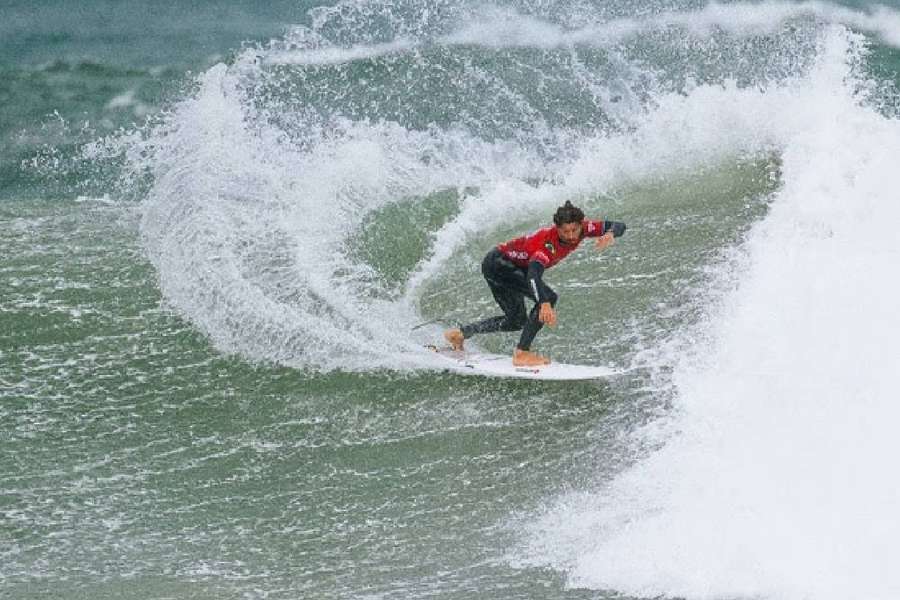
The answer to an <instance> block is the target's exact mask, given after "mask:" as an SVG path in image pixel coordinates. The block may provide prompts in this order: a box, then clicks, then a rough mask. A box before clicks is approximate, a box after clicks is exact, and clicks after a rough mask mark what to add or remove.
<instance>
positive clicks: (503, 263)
mask: <svg viewBox="0 0 900 600" xmlns="http://www.w3.org/2000/svg"><path fill="white" fill-rule="evenodd" d="M543 271H544V268H543V265H541V264H540V263H538V262H531V263H530V264H529V268H528V269H525V268H524V267H519V266H516V265H515V264H513V262H512V261H510V260H509V259H507V258H506V257H504V255H503V253H502V252H500V250H499V249H497V248H494V249H492V250H491V251H490V252H488V253H487V256H485V257H484V260H483V261H482V262H481V272H482V273H483V274H484V278H485V279H486V280H487V284H488V286H489V287H490V288H491V294H493V295H494V300H496V301H497V304H498V305H499V306H500V308H501V309H502V310H503V316H497V317H491V318H489V319H484V320H483V321H478V322H477V323H472V324H470V325H464V326H462V327H461V328H460V329H461V331H462V334H463V337H464V338H469V337H471V336H473V335H474V334H476V333H491V332H494V331H518V330H520V329H521V330H522V336H521V337H520V338H519V343H518V344H517V345H516V347H517V348H519V349H520V350H529V349H530V348H531V342H532V341H534V336H536V335H537V332H538V331H540V330H541V327H543V326H544V324H543V323H541V322H540V320H539V319H538V312H539V311H540V304H541V303H542V302H549V303H550V305H551V306H556V301H557V299H558V296H557V295H556V292H554V291H553V290H552V289H551V288H550V287H549V286H548V285H547V284H545V283H544V282H543V280H542V279H541V275H542V274H543ZM526 296H527V297H528V298H531V299H532V300H534V302H535V305H534V307H533V308H532V309H531V313H527V312H526V311H525V297H526Z"/></svg>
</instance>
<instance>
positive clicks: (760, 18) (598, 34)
mask: <svg viewBox="0 0 900 600" xmlns="http://www.w3.org/2000/svg"><path fill="white" fill-rule="evenodd" d="M338 12H340V11H338ZM457 19H459V20H460V21H461V24H459V23H455V24H454V25H453V27H452V31H449V32H444V33H439V32H435V33H431V34H427V35H425V36H419V37H412V36H409V35H397V36H395V37H393V38H392V39H391V40H390V41H385V42H380V43H374V44H370V43H364V42H358V43H353V44H350V45H342V44H339V43H338V44H335V43H333V42H332V41H330V40H329V39H328V38H327V37H326V36H323V35H321V34H319V32H318V31H315V30H310V29H309V28H307V27H300V28H296V29H295V30H294V31H293V32H292V34H291V35H289V36H288V37H287V38H286V39H285V40H284V41H281V42H278V43H276V44H273V45H272V46H271V48H270V49H269V52H267V53H266V57H265V60H266V61H267V62H269V63H270V64H295V65H307V66H309V65H335V64H341V63H346V62H353V61H365V60H373V59H377V58H380V57H384V56H389V55H395V54H401V53H410V52H420V51H427V50H428V49H429V48H432V47H435V46H440V47H453V46H478V47H484V48H494V49H510V48H536V49H547V50H550V49H560V48H573V47H579V46H587V47H600V48H614V47H615V46H617V45H620V44H623V43H625V42H628V41H631V40H634V39H635V38H639V37H640V36H645V35H647V34H652V33H654V32H660V31H666V30H670V29H677V30H679V31H680V32H682V33H685V34H687V35H689V36H694V37H697V38H709V37H711V36H713V35H715V34H716V33H717V32H723V33H725V34H727V35H729V36H732V37H740V36H765V35H775V34H778V33H779V32H780V31H781V30H782V29H784V28H785V26H786V25H788V24H790V23H791V22H794V21H797V20H800V19H816V20H819V21H821V22H823V23H833V24H843V25H846V26H848V27H851V28H854V29H856V30H858V31H861V32H865V33H869V34H873V35H876V36H878V38H879V39H880V40H881V41H882V42H883V43H885V44H887V45H890V46H893V47H900V12H898V11H897V10H895V9H893V8H890V7H888V6H883V5H874V6H871V7H868V8H863V9H854V8H850V7H845V6H841V5H837V4H832V3H828V2H820V1H815V0H808V1H804V2H779V1H776V0H769V1H766V2H753V3H750V2H734V3H727V4H726V3H719V2H711V3H709V4H706V5H704V6H703V7H701V8H698V9H692V10H664V11H660V12H658V14H655V15H651V16H644V17H641V18H631V17H625V18H608V19H603V20H594V19H591V18H590V17H588V19H587V20H588V21H594V22H590V23H588V24H583V23H579V24H578V25H573V24H567V23H559V22H555V21H553V20H551V19H547V18H541V17H540V16H535V15H530V14H523V13H521V12H519V11H517V10H516V9H514V8H499V7H494V6H481V7H479V8H478V9H475V10H473V11H469V12H467V13H464V15H461V16H458V17H457ZM323 22H324V23H327V18H320V20H319V23H318V25H317V28H318V29H326V26H325V25H324V24H323Z"/></svg>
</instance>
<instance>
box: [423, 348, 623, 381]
mask: <svg viewBox="0 0 900 600" xmlns="http://www.w3.org/2000/svg"><path fill="white" fill-rule="evenodd" d="M428 349H429V350H433V351H434V352H435V353H436V354H437V355H438V356H440V357H442V358H444V359H445V360H446V361H447V368H448V369H450V370H451V371H455V372H458V373H463V374H467V375H484V376H486V377H515V378H518V379H540V380H548V381H549V380H555V381H579V380H585V379H603V378H604V377H610V376H612V375H617V374H619V373H621V371H617V370H616V369H611V368H609V367H595V366H590V365H567V364H565V363H553V362H552V363H550V364H549V365H542V366H539V367H517V366H515V365H513V364H512V356H510V355H506V356H503V355H500V354H487V353H484V352H465V351H457V350H451V349H450V348H437V347H435V346H428Z"/></svg>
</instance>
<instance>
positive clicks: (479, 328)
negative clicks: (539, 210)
mask: <svg viewBox="0 0 900 600" xmlns="http://www.w3.org/2000/svg"><path fill="white" fill-rule="evenodd" d="M624 233H625V223H621V222H618V221H591V220H588V219H585V218H584V212H582V210H581V209H580V208H578V207H577V206H573V205H572V203H571V202H568V201H566V203H565V204H564V205H563V206H560V207H559V208H558V209H556V213H555V214H554V215H553V226H552V227H544V228H543V229H538V230H537V231H535V232H534V233H532V234H530V235H526V236H522V237H518V238H515V239H513V240H510V241H508V242H505V243H503V244H498V245H497V246H496V247H495V248H493V249H492V250H491V251H490V252H488V253H487V256H485V257H484V260H483V261H482V263H481V272H482V273H483V274H484V278H485V279H486V280H487V284H488V287H490V288H491V294H493V295H494V300H495V301H496V302H497V304H498V305H499V306H500V309H501V310H502V311H503V315H502V316H497V317H491V318H489V319H485V320H483V321H478V322H476V323H471V324H469V325H464V326H462V327H459V328H456V329H448V330H447V331H445V332H444V338H446V340H447V341H448V342H449V343H450V346H451V347H452V348H453V349H454V350H462V349H463V344H464V342H465V340H467V339H469V338H470V337H472V336H473V335H475V334H476V333H490V332H493V331H518V330H520V329H521V330H522V335H521V337H520V338H519V343H518V344H517V345H516V349H515V350H514V351H513V359H512V360H513V364H514V365H515V366H517V367H524V366H529V367H530V366H538V365H546V364H549V363H550V359H549V358H547V357H545V356H541V355H540V354H537V353H535V352H532V351H531V342H532V341H534V337H535V336H536V335H537V333H538V331H540V330H541V327H543V326H544V324H545V323H546V324H547V325H550V326H551V327H553V326H555V325H556V310H555V308H554V307H555V306H556V301H557V299H558V297H557V295H556V293H555V292H554V291H553V290H552V289H550V287H549V286H548V285H547V284H545V283H544V281H543V279H542V277H543V274H544V270H545V269H549V268H550V267H552V266H553V265H555V264H557V263H558V262H559V261H561V260H562V259H564V258H565V257H566V256H568V255H569V254H570V253H571V252H572V251H573V250H575V248H577V247H578V245H579V244H580V243H581V240H582V239H584V238H586V237H595V238H597V241H596V243H595V245H596V247H597V249H598V250H601V251H602V250H605V249H606V248H608V247H609V246H611V245H612V244H613V243H614V241H615V238H617V237H621V236H622V234H624ZM526 296H527V297H528V298H531V299H532V300H533V301H534V303H535V304H534V308H532V309H531V313H530V314H526V312H525V297H526Z"/></svg>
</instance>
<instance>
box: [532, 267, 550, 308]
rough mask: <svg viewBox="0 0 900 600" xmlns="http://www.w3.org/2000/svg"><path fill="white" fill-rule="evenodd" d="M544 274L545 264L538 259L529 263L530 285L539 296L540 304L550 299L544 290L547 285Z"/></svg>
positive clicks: (536, 295)
mask: <svg viewBox="0 0 900 600" xmlns="http://www.w3.org/2000/svg"><path fill="white" fill-rule="evenodd" d="M543 276H544V265H542V264H541V263H540V262H539V261H537V260H532V261H531V262H530V263H528V287H530V288H531V291H532V292H534V297H535V298H537V301H538V303H539V304H540V303H542V302H549V301H550V300H549V299H548V298H547V293H546V292H545V291H544V289H545V288H546V286H545V285H544V280H543Z"/></svg>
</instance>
